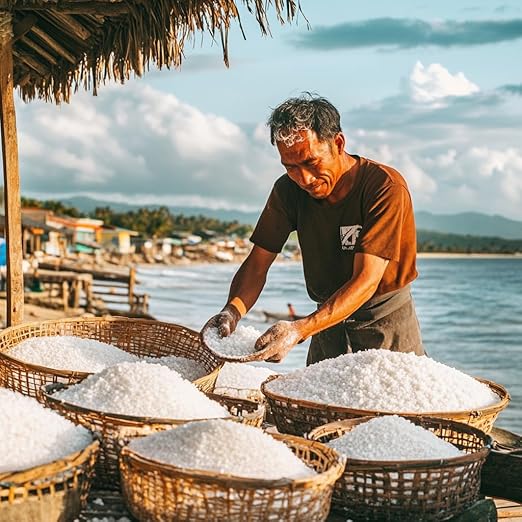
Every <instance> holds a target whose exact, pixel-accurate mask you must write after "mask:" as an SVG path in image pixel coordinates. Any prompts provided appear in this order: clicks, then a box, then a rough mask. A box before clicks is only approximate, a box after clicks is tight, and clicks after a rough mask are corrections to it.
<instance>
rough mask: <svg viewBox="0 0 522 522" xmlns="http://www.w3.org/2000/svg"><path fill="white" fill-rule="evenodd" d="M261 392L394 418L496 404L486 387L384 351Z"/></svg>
mask: <svg viewBox="0 0 522 522" xmlns="http://www.w3.org/2000/svg"><path fill="white" fill-rule="evenodd" d="M267 389H268V390H269V391H273V392H274V393H277V394H279V395H283V396H285V397H290V398H295V399H302V400H309V401H313V402H318V403H323V404H335V405H339V406H344V407H348V408H354V409H363V410H378V411H392V412H396V413H400V412H413V413H421V412H443V411H462V410H474V409H479V408H484V407H486V406H490V405H492V404H494V403H496V402H498V401H499V397H498V396H497V395H496V394H495V393H494V392H493V391H492V390H491V389H490V388H489V387H488V386H487V385H485V384H483V383H481V382H479V381H477V380H476V379H473V378H472V377H470V376H469V375H466V374H465V373H462V372H461V371H459V370H456V369H455V368H451V367H450V366H446V365H445V364H442V363H439V362H436V361H434V360H433V359H430V358H429V357H426V356H417V355H415V354H414V353H400V352H391V351H389V350H366V351H362V352H357V353H355V354H346V355H341V356H339V357H337V358H335V359H326V360H324V361H321V362H319V363H317V364H313V365H311V366H308V367H307V368H302V369H299V370H296V371H294V372H291V373H288V374H286V375H284V376H282V377H279V378H277V379H274V380H273V381H271V382H270V383H269V384H268V386H267Z"/></svg>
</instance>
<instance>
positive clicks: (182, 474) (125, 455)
mask: <svg viewBox="0 0 522 522" xmlns="http://www.w3.org/2000/svg"><path fill="white" fill-rule="evenodd" d="M273 437H274V438H276V439H277V440H281V441H283V442H284V443H286V444H287V445H288V446H289V447H290V448H291V449H292V450H293V451H294V453H295V454H296V455H297V456H298V457H299V458H300V459H301V460H303V461H304V462H305V463H306V464H308V465H309V466H311V467H312V468H314V469H315V470H316V471H317V472H318V474H317V475H316V476H314V477H312V478H309V479H299V480H290V479H281V480H275V481H273V480H260V479H248V478H240V477H234V476H230V475H219V474H216V473H213V472H208V471H192V470H186V469H182V468H177V467H176V466H171V465H168V464H161V463H158V462H155V461H152V460H149V459H146V458H143V457H141V456H140V455H138V454H137V453H135V452H133V451H132V450H131V449H129V447H126V448H124V449H123V451H122V458H121V462H120V466H121V473H122V481H123V494H124V497H125V500H126V503H127V505H128V507H129V509H130V511H131V513H132V514H133V515H134V516H135V517H136V518H137V519H138V520H149V521H160V520H177V521H190V522H192V521H205V522H207V521H209V522H210V521H216V522H217V521H220V522H221V521H223V520H226V521H227V522H243V521H245V520H247V521H249V522H254V521H261V520H263V521H269V520H273V521H277V522H278V521H280V520H284V521H287V522H290V521H303V522H315V521H321V520H325V519H326V517H327V516H328V512H329V511H330V500H331V495H332V489H333V485H334V483H335V481H336V480H337V479H338V478H339V477H340V475H341V473H342V470H343V467H344V460H343V459H342V458H341V457H339V455H338V454H337V452H335V451H333V450H332V449H330V448H328V447H327V446H325V445H323V444H320V443H318V442H312V441H307V440H305V439H301V438H298V437H292V436H289V435H273ZM252 450H253V451H255V448H252Z"/></svg>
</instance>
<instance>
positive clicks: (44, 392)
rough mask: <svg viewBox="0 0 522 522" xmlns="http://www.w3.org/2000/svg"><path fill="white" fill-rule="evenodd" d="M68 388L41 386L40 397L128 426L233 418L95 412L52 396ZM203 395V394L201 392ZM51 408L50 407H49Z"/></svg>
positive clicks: (68, 408) (70, 408) (75, 410)
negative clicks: (145, 415)
mask: <svg viewBox="0 0 522 522" xmlns="http://www.w3.org/2000/svg"><path fill="white" fill-rule="evenodd" d="M72 386H74V385H72ZM68 387H69V386H68V385H65V384H63V383H53V384H46V385H44V386H42V388H41V389H40V390H41V396H42V397H43V398H44V401H45V403H47V404H56V405H59V406H62V407H65V408H66V409H67V410H69V411H72V412H74V413H81V414H87V415H92V414H93V413H94V414H96V415H98V416H99V417H100V418H102V419H103V420H104V421H107V420H108V421H111V420H114V421H117V422H118V423H119V424H123V422H122V421H124V422H127V423H129V426H132V425H133V424H185V423H188V422H196V421H204V420H214V419H223V420H231V419H234V418H235V417H234V416H233V415H227V416H225V417H205V418H201V419H168V418H165V417H140V416H138V415H124V414H122V413H112V412H105V411H100V410H95V409H92V408H86V407H85V406H79V405H77V404H74V403H72V402H69V401H66V400H63V399H57V398H56V397H53V396H52V392H56V391H58V389H59V390H63V389H67V388H68ZM201 393H203V392H201ZM214 402H215V401H214ZM50 407H51V408H52V406H50Z"/></svg>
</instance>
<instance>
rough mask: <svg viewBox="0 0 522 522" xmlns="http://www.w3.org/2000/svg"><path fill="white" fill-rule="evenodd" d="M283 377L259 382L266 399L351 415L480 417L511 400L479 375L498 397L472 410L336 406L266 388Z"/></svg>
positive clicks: (493, 383)
mask: <svg viewBox="0 0 522 522" xmlns="http://www.w3.org/2000/svg"><path fill="white" fill-rule="evenodd" d="M281 377H284V375H271V376H270V377H268V378H267V379H266V380H265V381H263V383H262V384H261V392H262V393H263V395H264V396H265V397H266V398H267V399H272V400H279V401H281V402H292V403H293V404H296V405H298V406H303V407H305V408H309V409H315V410H323V411H324V410H327V411H336V412H343V413H352V414H353V415H357V416H359V417H363V416H365V417H371V416H377V415H401V416H408V417H418V416H424V417H448V416H462V415H465V414H467V415H469V416H472V417H482V416H484V415H491V414H494V413H497V412H500V411H502V410H503V409H504V408H505V407H506V406H507V405H508V403H509V401H510V400H511V395H510V394H509V392H508V391H507V390H506V388H505V387H504V386H503V385H502V384H498V383H496V382H494V381H490V380H488V379H483V378H480V377H473V379H475V380H476V381H479V382H481V383H483V384H485V385H487V386H488V387H489V388H490V390H492V391H493V392H494V393H495V394H496V395H497V396H498V398H499V400H498V402H496V403H494V404H490V405H489V406H485V407H484V408H477V409H474V410H460V411H426V412H403V411H389V410H360V409H357V408H348V407H346V406H337V405H335V404H325V403H320V402H313V401H308V400H304V399H294V398H292V397H286V396H284V395H279V394H278V393H276V392H273V391H270V390H268V389H267V385H268V384H270V382H272V381H273V380H275V379H278V378H281Z"/></svg>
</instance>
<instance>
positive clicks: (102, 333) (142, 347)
mask: <svg viewBox="0 0 522 522" xmlns="http://www.w3.org/2000/svg"><path fill="white" fill-rule="evenodd" d="M53 335H74V336H77V337H84V338H88V339H95V340H97V341H101V342H104V343H108V344H112V345H114V346H117V347H118V348H120V349H122V350H125V351H126V352H129V353H132V354H134V355H137V356H139V357H166V356H169V355H175V356H178V357H187V358H189V359H195V360H197V361H198V362H200V363H201V365H202V366H203V367H204V368H205V370H206V371H207V372H208V375H206V376H204V377H201V378H200V379H197V380H196V381H194V384H195V385H196V386H198V388H199V389H200V390H202V391H204V392H209V391H212V390H213V389H214V385H215V383H216V379H217V376H218V372H219V369H220V368H221V366H222V363H220V361H219V360H218V359H217V358H216V357H214V355H213V354H212V352H210V351H209V350H207V349H206V348H205V347H204V346H203V345H202V344H201V342H200V340H199V334H198V333H197V332H194V331H193V330H190V329H188V328H185V327H183V326H179V325H175V324H170V323H162V322H159V321H151V320H147V319H128V318H126V317H89V318H80V319H60V320H57V321H43V322H40V323H26V324H22V325H18V326H13V327H11V328H7V329H6V330H4V331H3V332H1V333H0V386H4V387H5V388H9V389H11V390H14V391H17V392H20V393H23V394H24V395H29V396H30V397H35V398H37V399H39V397H38V394H39V391H40V389H41V387H42V386H44V385H46V384H52V383H56V382H61V383H63V384H75V383H77V382H79V381H81V380H83V379H85V377H87V376H88V375H90V374H89V373H85V372H73V371H68V370H54V369H51V368H45V367H42V366H38V365H35V364H30V363H26V362H24V361H21V360H19V359H15V358H14V357H10V356H9V355H8V354H7V352H8V350H9V349H10V348H12V347H13V346H16V345H17V344H19V343H21V342H22V341H24V340H26V339H29V338H31V337H43V336H53Z"/></svg>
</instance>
